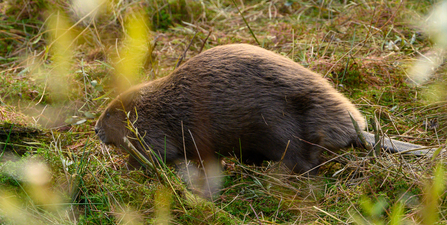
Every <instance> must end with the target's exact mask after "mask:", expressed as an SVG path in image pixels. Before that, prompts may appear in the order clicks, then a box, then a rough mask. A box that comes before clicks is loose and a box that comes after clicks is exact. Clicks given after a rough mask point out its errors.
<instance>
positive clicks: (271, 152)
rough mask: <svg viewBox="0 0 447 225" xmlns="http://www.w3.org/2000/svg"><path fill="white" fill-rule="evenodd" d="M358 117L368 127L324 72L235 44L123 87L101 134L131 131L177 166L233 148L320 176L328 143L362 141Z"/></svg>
mask: <svg viewBox="0 0 447 225" xmlns="http://www.w3.org/2000/svg"><path fill="white" fill-rule="evenodd" d="M352 119H353V120H355V121H356V123H357V124H358V127H359V128H360V129H361V130H363V129H365V126H366V123H365V119H364V117H363V116H362V114H361V113H360V112H359V110H358V109H357V108H356V107H355V106H354V105H353V104H352V103H351V102H350V101H349V100H348V99H347V98H346V97H344V96H343V95H342V94H340V93H339V92H338V91H337V90H336V89H335V88H333V87H332V85H331V84H330V83H329V82H328V80H326V79H325V78H323V77H322V76H321V75H319V74H317V73H314V72H312V71H310V70H309V69H306V68H304V67H303V66H301V65H299V64H298V63H295V62H294V61H292V60H290V59H288V58H286V57H284V56H281V55H279V54H276V53H273V52H271V51H268V50H265V49H263V48H260V47H256V46H252V45H248V44H231V45H224V46H219V47H214V48H211V49H209V50H207V51H204V52H202V53H200V54H198V55H197V56H195V57H192V58H191V59H189V60H188V61H187V62H185V63H184V64H182V65H181V66H180V67H178V68H177V69H175V70H174V71H173V72H172V73H171V74H170V75H168V76H166V77H163V78H160V79H156V80H154V81H149V82H147V83H144V84H141V85H138V86H135V87H133V88H131V89H130V90H128V91H126V92H124V93H122V94H121V95H119V96H118V97H117V98H116V99H114V100H113V101H112V102H111V103H110V104H109V105H108V106H107V108H106V110H105V111H104V112H103V114H102V115H101V116H100V117H99V119H98V121H97V123H96V126H95V132H96V133H97V135H98V136H99V138H100V139H101V141H102V142H104V143H105V144H112V145H115V146H124V142H123V140H124V139H125V137H129V139H128V140H130V142H131V144H132V145H133V146H135V147H136V149H137V150H138V151H140V152H141V153H147V151H148V150H147V149H149V148H150V149H152V150H153V152H155V154H158V156H159V159H161V160H163V161H165V162H168V163H169V162H174V163H175V162H176V161H178V160H182V159H185V156H186V158H188V159H195V160H202V161H203V162H205V163H207V162H208V161H216V160H217V159H218V158H219V157H220V156H230V155H231V156H237V157H238V158H239V159H241V160H243V161H244V162H246V163H254V164H260V163H262V162H263V161H264V160H271V161H281V162H282V163H284V165H286V166H287V167H288V168H289V169H291V170H292V171H293V172H295V173H300V174H301V173H308V174H316V173H317V168H318V165H320V154H321V152H322V151H323V150H338V149H340V148H345V147H348V146H350V145H352V144H356V143H358V136H357V133H356V130H355V128H354V125H353V122H352ZM129 123H132V125H133V126H134V129H135V130H136V131H138V134H139V135H140V136H141V139H142V140H143V141H139V140H138V139H137V138H135V132H130V130H129V129H128V127H129ZM369 141H370V142H374V140H373V138H371V134H369ZM129 160H130V161H129V163H130V164H133V165H135V163H136V162H135V161H134V159H133V157H129ZM132 161H133V162H132Z"/></svg>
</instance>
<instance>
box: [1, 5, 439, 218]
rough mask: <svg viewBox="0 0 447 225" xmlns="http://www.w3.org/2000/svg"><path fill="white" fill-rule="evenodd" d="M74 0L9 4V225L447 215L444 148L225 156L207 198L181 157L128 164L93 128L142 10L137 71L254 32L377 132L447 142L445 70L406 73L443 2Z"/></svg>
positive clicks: (5, 127) (162, 70)
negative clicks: (299, 171)
mask: <svg viewBox="0 0 447 225" xmlns="http://www.w3.org/2000/svg"><path fill="white" fill-rule="evenodd" d="M76 2H78V1H73V3H71V2H70V1H63V0H46V1H44V0H38V1H17V0H11V1H4V2H1V3H0V31H1V32H0V121H1V123H0V127H1V129H0V223H2V224H3V223H4V224H29V223H32V224H77V223H80V224H117V223H124V224H125V223H132V224H140V223H143V224H152V223H157V224H166V223H173V224H445V223H446V219H445V212H446V206H447V205H446V195H445V194H444V193H445V192H444V191H445V188H444V184H445V179H444V176H445V175H444V167H445V166H444V163H443V160H444V157H445V156H444V154H440V155H438V156H437V157H434V158H430V157H414V156H411V155H399V154H389V153H386V152H383V153H382V154H381V155H379V156H377V157H373V156H370V155H368V154H367V153H366V152H365V150H361V149H353V148H349V149H344V150H342V151H340V152H338V153H337V155H332V154H329V153H328V154H326V155H325V157H329V158H334V159H333V160H332V161H331V162H329V163H326V164H324V165H322V166H321V168H320V171H319V175H318V176H316V177H303V176H298V175H296V174H292V175H291V174H289V173H288V172H287V171H284V170H281V168H278V167H277V164H275V163H273V162H264V165H263V166H262V167H254V166H248V165H243V164H240V163H239V162H238V160H237V159H233V158H229V159H225V160H224V161H225V162H226V164H225V168H226V170H225V171H223V172H222V174H221V178H222V181H223V182H222V183H223V185H222V187H221V190H220V192H219V193H218V194H216V195H214V196H213V197H212V198H209V199H207V198H201V197H199V195H197V194H195V193H194V191H193V190H191V189H190V188H188V185H187V183H186V182H182V181H181V179H180V178H179V177H178V173H177V172H178V171H176V170H177V168H174V167H167V168H161V169H159V170H160V171H161V174H165V175H164V176H165V177H164V178H163V179H165V180H167V181H168V182H161V181H160V180H159V179H157V177H156V176H155V174H153V173H151V172H147V171H144V170H128V168H127V166H126V164H125V160H126V157H128V156H126V155H125V154H121V153H119V151H116V150H115V149H114V148H110V147H107V146H104V145H102V144H101V143H100V141H99V140H98V139H97V138H96V137H95V135H94V131H93V126H94V124H95V119H96V118H97V117H98V116H99V115H100V113H101V112H102V111H103V109H104V108H105V107H106V105H107V103H108V102H110V100H111V99H113V97H114V96H116V95H117V94H119V88H116V84H117V83H120V81H122V80H120V79H119V77H118V76H114V74H116V73H117V71H118V70H119V63H120V62H121V61H120V60H121V58H120V57H121V56H122V55H123V54H125V51H126V48H128V49H132V48H131V47H132V40H133V39H136V38H135V37H136V36H134V35H133V34H132V29H131V27H128V25H127V24H129V23H131V22H129V21H131V20H132V18H133V19H137V20H138V19H139V16H137V15H143V16H145V17H144V18H145V20H144V21H146V22H145V23H144V29H140V31H141V32H143V33H142V35H143V36H140V37H141V38H142V40H143V42H144V43H146V44H144V45H141V44H140V45H137V46H138V47H140V48H143V50H144V51H143V53H142V54H141V56H140V58H139V59H143V60H141V61H139V62H138V63H137V62H134V61H132V62H130V63H137V64H135V65H137V66H135V68H133V69H134V71H133V73H135V74H136V76H135V80H133V81H132V82H133V83H138V82H143V81H146V80H153V79H157V78H160V77H163V76H166V75H168V74H169V73H170V72H172V71H173V69H174V67H175V65H176V64H177V62H178V61H183V62H184V61H186V60H188V59H189V58H191V57H192V56H194V55H197V54H199V52H200V51H202V49H203V50H206V49H209V48H211V47H214V46H218V45H223V44H230V43H250V44H254V45H257V44H258V43H259V45H261V46H262V47H263V48H266V49H268V50H271V51H274V52H277V53H279V54H282V55H284V56H286V57H289V58H291V59H293V60H294V61H296V62H298V63H300V64H302V65H304V66H305V67H308V68H310V69H311V70H313V71H316V72H318V73H320V74H322V75H323V76H324V77H325V78H326V79H328V80H329V81H330V82H331V83H332V84H333V85H334V87H335V88H337V89H338V90H339V91H340V92H342V93H343V94H344V95H345V96H347V97H348V98H349V99H350V100H352V101H353V102H354V103H355V104H356V105H357V106H358V107H359V108H360V109H361V111H362V113H363V114H364V115H365V116H366V118H367V120H368V121H369V120H371V119H374V118H376V119H377V120H378V121H379V125H380V130H381V131H382V132H383V133H385V134H387V135H389V136H392V137H395V138H398V139H400V140H404V141H408V142H412V143H418V144H424V145H431V146H441V147H445V142H446V138H445V137H446V132H447V131H446V129H445V126H444V125H445V124H446V121H447V117H446V116H445V115H446V114H445V105H446V104H445V99H444V98H445V93H444V86H445V82H444V80H445V76H442V75H443V74H444V73H445V70H446V67H445V65H444V64H440V65H439V67H437V68H436V69H435V70H434V71H433V72H434V74H433V76H432V77H431V78H430V79H429V80H428V81H427V83H426V85H421V86H416V85H413V83H412V82H411V77H410V75H409V71H410V70H411V68H412V65H413V64H414V63H416V61H417V60H416V59H417V58H419V57H426V58H430V59H432V58H431V57H433V56H436V55H437V54H438V55H439V54H441V53H439V52H436V51H434V50H433V49H434V46H436V44H434V43H433V39H431V36H430V34H427V33H425V32H424V30H423V27H422V26H421V23H422V24H423V23H424V21H426V15H429V14H430V12H431V11H430V10H431V9H432V8H433V7H436V6H437V4H436V3H435V2H434V1H413V0H408V1H371V0H361V1H360V0H359V1H301V0H293V1H289V0H287V1H285V0H272V1H266V0H251V1H233V0H200V1H195V0H180V1H167V0H154V1H144V0H137V1H98V4H101V7H97V8H95V9H98V11H96V12H94V13H90V14H89V12H90V11H87V12H86V13H87V14H82V13H83V10H84V9H82V8H76V7H77V5H76V4H77V3H76ZM78 5H79V4H78ZM80 5H82V2H81V4H80ZM90 9H92V8H90ZM84 13H85V12H84ZM142 30H144V31H142ZM58 46H59V47H58ZM141 46H144V47H141ZM188 47H189V48H188ZM187 48H188V49H187ZM132 53H134V52H133V51H131V52H130V54H129V55H132ZM183 57H184V58H183ZM180 58H182V60H180ZM440 58H442V55H441V56H440ZM132 65H134V64H132ZM124 71H125V68H124ZM132 82H130V83H132ZM58 85H59V86H58ZM371 128H372V127H371V126H370V127H369V129H371ZM36 178H37V179H36Z"/></svg>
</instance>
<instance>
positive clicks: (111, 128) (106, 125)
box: [95, 90, 138, 147]
mask: <svg viewBox="0 0 447 225" xmlns="http://www.w3.org/2000/svg"><path fill="white" fill-rule="evenodd" d="M136 98H138V91H137V90H129V91H127V92H124V93H123V94H121V95H119V96H118V97H117V98H116V99H114V100H113V101H112V102H111V103H110V104H109V105H108V106H107V108H106V109H105V110H104V112H103V113H102V114H101V116H100V117H99V119H98V121H97V122H96V125H95V133H96V135H98V137H99V139H100V140H101V141H102V142H103V143H104V144H111V145H115V146H118V147H119V146H121V145H122V144H123V141H124V138H125V137H126V136H127V135H128V134H129V129H128V128H127V120H128V118H127V115H128V112H129V111H131V110H132V108H133V107H134V105H135V102H136V101H137V99H136Z"/></svg>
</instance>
